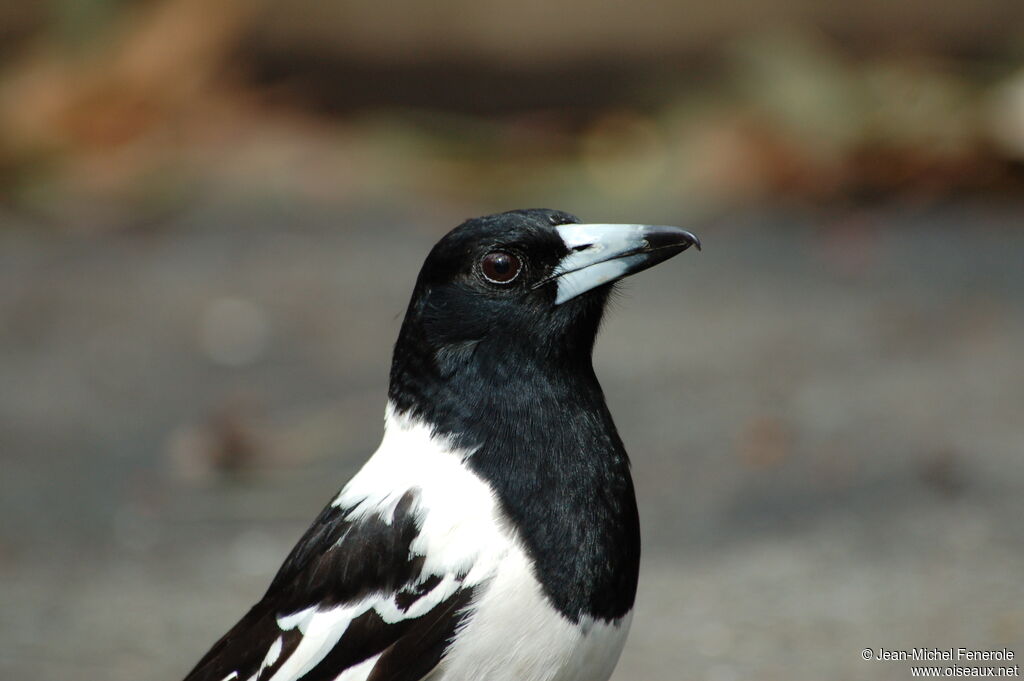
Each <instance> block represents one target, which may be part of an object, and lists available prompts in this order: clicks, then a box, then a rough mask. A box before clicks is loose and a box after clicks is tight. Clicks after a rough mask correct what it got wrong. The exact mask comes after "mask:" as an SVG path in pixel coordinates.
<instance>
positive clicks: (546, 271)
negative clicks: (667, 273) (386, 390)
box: [392, 209, 699, 407]
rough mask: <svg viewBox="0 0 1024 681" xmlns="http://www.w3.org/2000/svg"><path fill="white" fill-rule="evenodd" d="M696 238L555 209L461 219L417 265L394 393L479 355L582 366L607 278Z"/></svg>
mask: <svg viewBox="0 0 1024 681" xmlns="http://www.w3.org/2000/svg"><path fill="white" fill-rule="evenodd" d="M698 243H699V242H698V241H697V239H696V237H694V236H693V235H692V234H690V233H689V232H686V231H684V230H681V229H679V228H676V227H652V226H647V225H583V224H580V221H579V219H578V218H576V217H575V216H573V215H570V214H568V213H564V212H561V211H555V210H542V209H534V210H517V211H511V212H507V213H499V214H496V215H489V216H486V217H481V218H476V219H473V220H468V221H466V222H464V223H463V224H461V225H459V226H458V227H456V228H455V229H453V230H452V231H451V232H449V233H448V234H447V235H446V236H445V237H444V238H442V239H441V240H440V241H439V242H438V243H437V245H435V246H434V248H433V250H431V252H430V254H429V255H428V256H427V259H426V262H425V263H424V264H423V268H422V270H421V271H420V275H419V278H418V279H417V282H416V287H415V290H414V291H413V296H412V301H411V302H410V304H409V309H408V311H407V313H406V318H405V323H404V324H403V328H402V334H401V337H400V339H399V343H398V346H397V347H396V352H395V363H394V368H393V372H392V398H395V397H401V395H400V394H396V393H400V392H401V389H402V388H404V387H405V384H406V383H421V382H422V381H424V380H426V381H429V382H432V381H443V380H446V379H449V378H450V377H452V376H453V375H455V374H457V373H458V372H459V371H460V370H462V369H463V368H464V367H465V366H466V365H467V364H469V363H473V362H477V363H479V361H480V360H485V363H487V364H490V365H492V366H493V368H495V369H498V368H499V367H500V365H502V364H506V365H507V364H509V363H511V362H514V363H515V364H514V366H515V367H518V368H519V369H522V368H523V366H524V364H544V365H550V364H557V365H558V366H559V367H561V368H563V369H573V370H578V369H579V368H580V367H584V368H585V367H589V366H590V359H591V351H592V348H593V343H594V338H595V336H596V334H597V329H598V326H599V325H600V321H601V316H602V314H603V311H604V306H605V303H606V301H607V298H608V294H609V291H610V289H611V286H612V285H613V283H614V282H615V281H617V280H618V279H621V278H622V277H625V276H627V275H629V274H632V273H634V272H638V271H640V270H642V269H646V268H648V267H650V266H652V265H654V264H656V263H658V262H661V261H663V260H665V259H667V258H669V257H671V256H673V255H675V254H677V253H679V252H681V251H683V250H685V249H686V248H688V247H689V246H691V245H694V244H698ZM488 360H489V361H488ZM502 360H507V361H502ZM506 368H507V369H508V370H512V366H508V367H506ZM409 387H412V386H409ZM396 389H397V390H396ZM399 402H400V403H402V402H406V400H399ZM400 406H403V407H408V406H411V405H409V404H400Z"/></svg>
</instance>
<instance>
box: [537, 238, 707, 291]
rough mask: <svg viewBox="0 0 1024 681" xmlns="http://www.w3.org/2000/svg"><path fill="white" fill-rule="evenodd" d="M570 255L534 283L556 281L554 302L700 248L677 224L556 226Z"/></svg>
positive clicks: (540, 284)
mask: <svg viewBox="0 0 1024 681" xmlns="http://www.w3.org/2000/svg"><path fill="white" fill-rule="evenodd" d="M555 230H556V231H557V232H558V235H559V236H560V237H561V238H562V241H564V242H565V247H566V248H567V249H569V254H568V255H567V256H565V257H564V258H562V261H561V262H560V263H558V265H557V266H556V267H555V270H554V272H552V273H551V276H549V277H546V278H545V279H544V280H543V281H541V282H539V283H538V284H536V285H535V286H534V288H537V287H539V286H543V285H544V284H547V283H550V282H552V281H556V282H557V283H558V292H557V293H556V295H555V305H561V304H562V303H564V302H566V301H569V300H572V299H573V298H575V297H576V296H578V295H580V294H581V293H586V292H587V291H589V290H591V289H593V288H597V287H598V286H601V285H603V284H608V283H611V282H613V281H618V280H619V279H622V278H623V277H628V276H629V275H631V274H636V273H637V272H640V271H642V270H646V269H647V268H648V267H653V266H655V265H657V264H658V263H660V262H664V261H665V260H668V259H669V258H671V257H672V256H674V255H678V254H679V253H682V252H683V251H685V250H686V249H687V248H689V247H690V246H696V247H697V250H698V251H699V250H700V239H698V238H697V237H696V236H694V235H693V234H691V233H690V232H687V231H686V230H685V229H680V228H679V227H663V226H660V225H559V226H557V227H555Z"/></svg>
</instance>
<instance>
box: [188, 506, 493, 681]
mask: <svg viewBox="0 0 1024 681" xmlns="http://www.w3.org/2000/svg"><path fill="white" fill-rule="evenodd" d="M417 494H418V492H417V491H416V490H410V491H408V492H406V493H405V494H404V495H403V496H401V497H400V498H398V499H397V501H396V503H395V504H394V505H393V507H392V509H391V512H390V514H388V513H384V514H379V513H362V512H360V508H359V505H358V504H357V505H355V506H348V507H344V508H343V507H339V506H337V505H335V504H332V505H329V506H328V507H327V508H325V509H324V510H323V511H322V512H321V513H320V515H319V516H318V517H317V519H316V521H315V522H314V523H313V525H312V527H310V528H309V530H308V531H307V532H306V534H305V535H304V536H303V537H302V539H301V540H300V541H299V543H298V544H297V545H296V546H295V548H294V549H292V552H291V554H290V555H289V556H288V558H287V559H286V560H285V562H284V564H283V565H282V566H281V569H280V570H279V571H278V573H277V576H276V577H274V580H273V582H271V585H270V588H269V589H268V590H267V593H266V594H265V595H264V596H263V598H262V599H261V600H260V602H259V603H257V604H256V605H255V606H254V607H253V608H252V609H251V610H250V611H249V612H248V613H247V614H246V615H245V616H244V617H243V618H242V619H241V620H240V621H239V622H238V623H237V624H236V625H235V626H234V627H232V629H231V630H230V631H229V632H228V633H227V634H225V635H224V636H223V637H222V638H221V639H220V640H219V641H218V642H217V643H216V644H214V646H213V648H211V649H210V651H209V652H208V653H207V654H206V655H205V656H204V657H203V658H202V659H201V660H200V661H199V663H198V664H197V665H196V667H195V669H193V670H192V672H191V673H190V674H189V675H188V676H187V677H186V678H185V681H298V680H300V679H301V680H302V681H365V680H370V681H415V680H416V679H422V678H423V677H424V676H425V675H426V674H428V673H429V672H430V670H431V669H433V668H434V667H435V666H436V665H437V663H438V662H439V661H440V659H441V657H442V656H443V655H444V652H445V650H446V649H447V647H448V646H449V644H450V642H451V640H452V638H453V636H454V634H455V631H456V629H457V627H458V626H459V624H460V622H461V621H462V619H463V618H464V617H465V614H466V611H467V607H468V606H469V604H470V602H471V600H472V598H473V591H474V589H473V587H472V586H468V585H466V584H464V583H463V579H464V577H465V573H457V572H452V571H447V572H444V574H435V573H433V572H431V571H429V570H424V564H425V559H424V558H423V557H422V556H420V555H417V554H416V553H415V552H413V551H412V550H411V547H412V544H413V542H414V541H415V540H416V539H417V537H418V536H419V533H420V530H421V527H420V521H419V519H418V515H417V512H416V501H417Z"/></svg>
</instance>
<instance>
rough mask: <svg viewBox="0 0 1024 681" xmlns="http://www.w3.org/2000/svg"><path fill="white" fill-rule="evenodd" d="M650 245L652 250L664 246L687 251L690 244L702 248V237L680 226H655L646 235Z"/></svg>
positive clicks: (645, 238)
mask: <svg viewBox="0 0 1024 681" xmlns="http://www.w3.org/2000/svg"><path fill="white" fill-rule="evenodd" d="M644 240H645V241H647V244H648V247H649V248H650V249H651V250H652V251H656V250H660V249H662V248H675V249H678V250H677V251H676V252H677V253H678V252H682V251H685V250H686V249H687V248H689V247H690V246H695V247H696V248H697V250H698V251H699V250H701V243H700V239H698V238H697V235H696V234H694V233H693V232H688V231H686V230H685V229H681V228H679V227H655V228H653V229H651V230H649V231H648V232H647V233H646V234H645V235H644Z"/></svg>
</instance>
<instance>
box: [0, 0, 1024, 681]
mask: <svg viewBox="0 0 1024 681" xmlns="http://www.w3.org/2000/svg"><path fill="white" fill-rule="evenodd" d="M0 36H2V37H0V465H2V468H0V585H2V588H0V678H3V679H11V680H14V679H38V680H42V681H48V680H54V681H55V680H62V679H78V680H81V681H91V680H97V681H98V680H100V679H103V680H107V681H117V680H124V681H134V680H138V679H176V678H180V677H182V676H183V675H184V674H185V672H186V671H188V670H189V669H190V668H191V666H192V664H194V662H195V661H196V660H197V659H198V658H199V656H200V655H201V654H202V653H203V652H205V650H206V649H207V647H208V646H209V645H210V644H212V643H213V641H214V640H215V639H216V637H218V636H219V635H220V634H221V633H222V632H223V631H224V630H225V629H226V628H227V627H228V626H229V625H230V624H232V623H233V622H234V621H235V619H236V618H237V617H238V616H240V615H241V614H242V612H243V611H244V609H245V608H247V607H248V606H249V605H250V604H251V603H252V602H254V601H255V600H256V599H257V598H258V597H259V596H260V595H261V593H262V591H263V589H265V587H266V585H267V583H268V581H269V579H270V578H271V576H272V575H273V573H274V572H275V570H276V568H277V566H278V565H279V563H280V562H281V560H282V559H283V557H284V556H285V554H286V553H287V551H288V549H289V548H290V547H291V545H292V544H293V543H294V541H295V540H296V539H297V538H298V537H299V535H300V534H301V532H302V531H303V529H305V527H306V525H307V524H308V522H309V521H310V519H311V518H312V517H313V516H314V514H315V513H316V512H317V511H318V510H319V508H320V507H321V506H322V505H323V504H324V503H325V502H326V501H327V500H328V499H329V498H330V497H331V495H332V494H333V493H334V492H335V490H336V489H337V488H338V487H340V486H341V484H343V483H344V481H345V480H347V478H348V477H349V476H350V475H352V474H353V473H354V472H355V470H357V468H358V467H359V465H360V464H361V462H362V461H363V460H364V459H365V458H366V457H367V456H368V454H369V453H370V452H372V450H373V448H374V447H375V446H376V444H377V442H378V440H379V437H380V434H381V425H382V412H383V406H384V396H385V389H386V380H387V372H388V363H389V355H390V346H391V344H392V342H393V339H394V337H395V335H396V334H397V330H398V325H399V323H400V320H401V314H402V313H403V311H404V306H405V304H406V302H407V299H408V295H409V292H410V291H411V287H412V283H413V281H414V279H415V276H416V273H417V271H418V268H419V265H420V263H421V261H422V258H423V256H424V255H425V253H426V252H427V250H428V249H429V248H430V246H431V245H432V244H433V243H434V241H436V240H437V239H438V238H439V237H440V236H441V235H442V234H443V233H444V232H445V231H447V230H448V229H450V228H451V227H452V226H454V225H455V224H457V223H458V222H460V221H461V220H463V219H465V218H467V217H471V216H474V215H479V214H483V213H491V212H496V211H500V210H506V209H510V208H517V207H534V206H545V207H552V208H560V209H564V210H568V211H570V212H573V213H576V214H578V215H580V216H581V217H582V218H584V219H585V220H590V221H609V222H614V221H630V222H647V223H664V224H678V225H682V226H685V227H688V228H691V229H693V230H694V231H696V232H697V233H698V234H699V235H700V236H701V237H702V239H703V241H704V244H705V248H704V252H703V253H695V252H693V253H691V252H688V253H686V254H685V255H684V256H682V257H680V258H679V259H677V260H674V261H673V262H672V263H670V264H668V265H666V266H664V267H660V268H657V269H655V270H652V271H651V272H648V273H645V274H643V275H641V276H639V277H637V278H636V279H634V280H631V281H630V282H629V283H628V284H627V285H626V286H625V287H624V295H623V296H622V298H621V300H620V302H619V304H617V305H616V306H615V309H614V310H613V311H612V313H611V315H610V318H609V321H608V323H607V325H606V327H605V330H604V332H603V335H602V338H601V339H600V341H599V343H598V349H597V356H596V358H595V361H596V364H597V370H598V374H599V375H600V376H601V377H602V380H603V383H604V386H605V390H606V392H607V394H608V398H609V402H610V404H611V407H612V411H613V412H614V413H615V414H616V417H617V421H618V424H619V427H620V430H621V432H622V435H623V438H624V440H625V441H626V443H627V445H628V446H629V448H630V451H631V453H632V457H633V464H634V471H635V476H636V482H637V487H638V495H639V499H640V506H641V514H642V516H643V523H644V531H645V557H644V564H643V574H642V578H641V586H640V593H639V597H638V605H637V614H636V617H635V621H634V627H633V634H632V636H631V638H630V640H629V643H628V645H627V647H626V651H625V653H624V655H623V659H622V662H621V664H620V667H619V669H618V671H617V672H616V676H615V679H616V680H617V681H632V680H649V681H675V680H679V679H706V680H709V681H734V680H736V681H738V680H740V679H747V678H758V679H764V680H771V679H779V680H786V681H801V680H808V681H810V680H818V679H822V678H827V679H839V680H842V679H906V678H909V675H910V670H909V668H908V665H907V664H904V663H893V662H889V663H887V662H864V661H862V660H861V659H860V651H861V650H862V649H863V648H865V647H874V648H877V647H879V646H884V647H886V648H894V649H899V648H910V647H917V646H927V647H932V646H936V647H940V648H945V647H959V646H966V647H979V648H1001V647H1003V646H1007V647H1009V648H1011V649H1014V650H1015V651H1016V652H1017V654H1018V655H1022V654H1024V646H1021V645H1020V644H1021V643H1022V642H1024V585H1022V580H1021V575H1024V524H1022V522H1021V519H1022V518H1024V494H1022V486H1024V456H1022V454H1024V417H1022V414H1024V351H1022V348H1024V267H1022V265H1024V230H1022V229H1021V227H1022V225H1024V191H1022V190H1024V4H1022V3H1021V2H1020V0H973V1H972V2H937V1H935V0H903V1H901V2H889V1H884V0H861V1H860V2H856V3H838V2H811V1H809V0H765V1H764V2H760V3H749V2H743V1H742V0H719V1H718V2H715V3H710V4H709V3H701V2H696V1H695V0H679V1H675V2H674V1H672V0H644V1H641V2H633V3H625V2H621V3H602V4H595V3H589V2H584V1H583V0H560V1H558V2H533V1H527V2H519V3H504V2H497V0H473V1H472V2H470V1H468V0H435V1H434V2H431V3H422V2H417V1H416V0H396V1H394V2H390V3H380V2H377V3H360V2H353V1H350V0H295V1H294V2H291V3H269V2H257V1H254V0H246V1H243V0H50V1H48V2H36V3H27V2H19V1H18V0H0ZM637 348H640V349H641V350H642V352H637Z"/></svg>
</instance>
